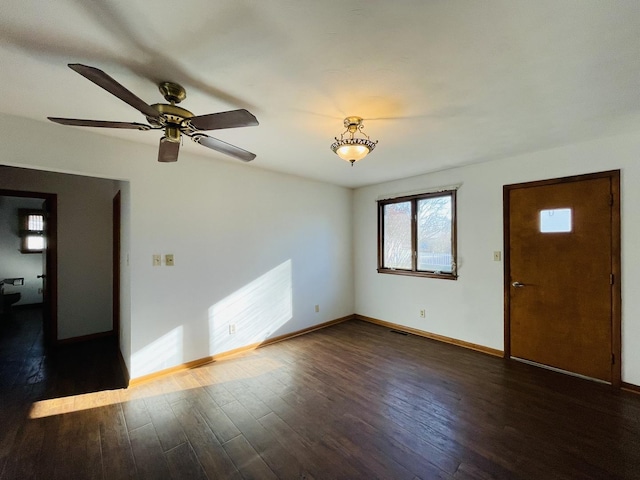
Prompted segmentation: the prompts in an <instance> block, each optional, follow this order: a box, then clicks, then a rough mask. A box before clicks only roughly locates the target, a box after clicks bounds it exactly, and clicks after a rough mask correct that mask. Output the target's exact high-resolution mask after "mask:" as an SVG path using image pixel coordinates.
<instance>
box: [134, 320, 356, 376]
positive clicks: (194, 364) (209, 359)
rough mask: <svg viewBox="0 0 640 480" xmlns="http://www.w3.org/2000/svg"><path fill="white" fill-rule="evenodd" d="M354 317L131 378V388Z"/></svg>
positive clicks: (332, 321)
mask: <svg viewBox="0 0 640 480" xmlns="http://www.w3.org/2000/svg"><path fill="white" fill-rule="evenodd" d="M353 318H354V315H347V316H346V317H342V318H337V319H335V320H331V321H329V322H325V323H321V324H319V325H314V326H312V327H308V328H304V329H302V330H298V331H296V332H291V333H286V334H284V335H280V336H278V337H273V338H269V339H267V340H264V341H263V342H258V343H252V344H250V345H245V346H244V347H239V348H235V349H233V350H228V351H226V352H222V353H218V354H216V355H212V356H209V357H203V358H199V359H197V360H192V361H191V362H186V363H183V364H181V365H176V366H175V367H171V368H166V369H164V370H160V371H157V372H154V373H150V374H148V375H143V376H141V377H136V378H131V379H129V386H130V387H131V386H134V385H138V384H140V383H144V382H148V381H150V380H154V379H156V378H158V377H163V376H165V375H170V374H172V373H176V372H181V371H183V370H190V369H192V368H197V367H200V366H202V365H206V364H207V363H212V362H217V361H220V360H224V359H226V358H229V357H233V356H235V355H239V354H241V353H246V352H250V351H252V350H255V349H256V348H260V347H265V346H267V345H271V344H273V343H277V342H282V341H283V340H289V339H291V338H295V337H299V336H300V335H304V334H306V333H311V332H313V331H315V330H320V329H323V328H327V327H330V326H332V325H337V324H338V323H342V322H346V321H347V320H352V319H353Z"/></svg>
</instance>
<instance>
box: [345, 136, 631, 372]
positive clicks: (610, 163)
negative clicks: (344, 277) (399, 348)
mask: <svg viewBox="0 0 640 480" xmlns="http://www.w3.org/2000/svg"><path fill="white" fill-rule="evenodd" d="M638 158H640V135H639V134H629V135H620V136H613V137H608V138H602V139H599V140H593V141H590V142H586V143H581V144H575V145H570V146H566V147H561V148H555V149H552V150H546V151H540V152H536V153H530V154H525V155H520V156H517V157H513V158H509V159H504V160H496V161H492V162H488V163H482V164H478V165H472V166H466V167H462V168H457V169H452V170H447V171H443V172H438V173H434V174H429V175H423V176H417V177H413V178H409V179H405V180H400V181H395V182H389V183H384V184H380V185H375V186H370V187H366V188H361V189H358V190H356V192H355V195H354V224H355V227H354V228H355V233H354V245H355V246H356V248H355V253H354V255H355V260H354V262H355V267H354V268H355V291H356V297H355V311H356V313H358V314H361V315H365V316H369V317H373V318H378V319H381V320H386V321H389V322H393V323H397V324H400V325H405V326H408V327H413V328H417V329H420V330H424V331H428V332H432V333H436V334H440V335H445V336H448V337H452V338H456V339H460V340H464V341H467V342H472V343H475V344H479V345H484V346H487V347H491V348H495V349H499V350H502V349H503V347H504V345H503V321H504V320H503V270H502V269H503V265H502V262H494V261H493V251H495V250H500V251H502V249H503V236H502V235H503V231H502V186H503V185H507V184H513V183H519V182H527V181H533V180H541V179H547V178H556V177H563V176H569V175H577V174H583V173H592V172H598V171H605V170H614V169H621V177H622V180H621V181H622V187H621V190H622V200H621V202H622V205H621V209H622V301H623V303H622V360H623V363H622V380H623V381H625V382H629V383H633V384H635V385H639V384H640V303H639V302H638V299H637V296H636V295H634V293H635V286H636V285H638V284H639V283H638V282H640V253H639V252H638V249H637V248H636V246H637V245H639V244H640V222H638V218H640V211H639V210H640V190H639V189H638V188H637V184H638V183H639V182H640V162H639V161H638ZM455 183H462V187H461V188H460V190H459V191H458V197H457V200H458V255H459V275H460V277H459V279H458V280H457V281H447V280H438V279H431V278H419V277H405V276H395V275H385V274H378V273H377V272H376V267H377V238H376V228H377V223H376V222H377V211H376V201H375V200H376V198H377V197H378V196H379V195H381V194H388V193H401V192H407V191H414V190H419V189H428V188H430V187H436V186H441V185H451V184H455ZM423 308H424V309H426V311H427V317H426V319H421V318H420V316H419V310H420V309H423Z"/></svg>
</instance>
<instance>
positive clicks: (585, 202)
mask: <svg viewBox="0 0 640 480" xmlns="http://www.w3.org/2000/svg"><path fill="white" fill-rule="evenodd" d="M616 225H617V228H616ZM505 227H506V228H505V243H506V245H505V247H506V248H505V252H506V256H505V260H506V261H505V299H506V305H505V313H506V315H505V322H506V324H505V326H506V329H505V340H506V342H505V344H506V345H505V347H506V348H505V353H508V354H509V355H510V356H511V357H516V358H520V359H524V360H529V361H532V362H536V363H539V364H543V365H547V366H550V367H555V368H558V369H561V370H565V371H567V372H573V373H577V374H580V375H583V376H586V377H590V378H594V379H599V380H603V381H606V382H612V383H619V381H620V378H619V377H620V373H619V372H620V368H619V344H620V340H619V338H620V331H619V330H620V328H619V325H620V318H619V306H618V304H619V291H620V290H619V280H620V279H619V275H618V272H619V265H620V259H619V245H620V238H619V237H620V233H619V230H620V229H619V172H605V173H603V174H594V175H586V176H580V177H570V178H564V179H557V180H550V181H544V182H534V183H528V184H520V185H511V186H507V187H505ZM616 230H617V231H616ZM507 332H508V337H507ZM616 359H617V362H616ZM616 363H617V364H616Z"/></svg>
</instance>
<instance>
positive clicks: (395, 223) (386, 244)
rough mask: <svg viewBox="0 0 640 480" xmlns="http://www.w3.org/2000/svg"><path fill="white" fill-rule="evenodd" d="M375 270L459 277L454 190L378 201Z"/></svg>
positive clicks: (451, 277)
mask: <svg viewBox="0 0 640 480" xmlns="http://www.w3.org/2000/svg"><path fill="white" fill-rule="evenodd" d="M378 272H379V273H392V274H397V275H417V276H424V277H436V278H448V279H452V280H455V279H456V278H457V277H458V272H457V269H456V191H455V190H447V191H444V192H437V193H426V194H422V195H412V196H410V197H400V198H394V199H391V200H381V201H379V202H378Z"/></svg>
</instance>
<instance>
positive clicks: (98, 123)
mask: <svg viewBox="0 0 640 480" xmlns="http://www.w3.org/2000/svg"><path fill="white" fill-rule="evenodd" d="M47 118H48V119H49V120H51V121H52V122H55V123H59V124H61V125H72V126H75V127H100V128H130V129H132V130H151V126H149V125H145V124H144V123H129V122H109V121H106V120H80V119H77V118H58V117H47Z"/></svg>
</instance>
